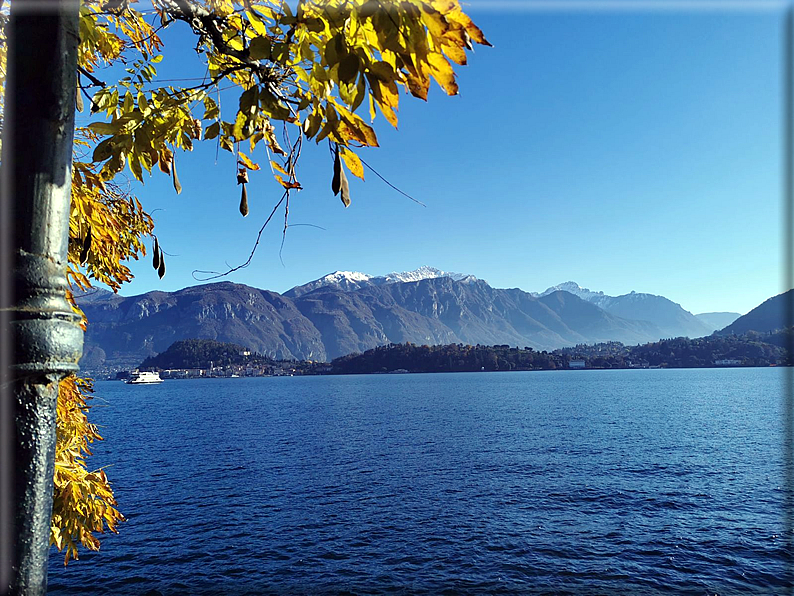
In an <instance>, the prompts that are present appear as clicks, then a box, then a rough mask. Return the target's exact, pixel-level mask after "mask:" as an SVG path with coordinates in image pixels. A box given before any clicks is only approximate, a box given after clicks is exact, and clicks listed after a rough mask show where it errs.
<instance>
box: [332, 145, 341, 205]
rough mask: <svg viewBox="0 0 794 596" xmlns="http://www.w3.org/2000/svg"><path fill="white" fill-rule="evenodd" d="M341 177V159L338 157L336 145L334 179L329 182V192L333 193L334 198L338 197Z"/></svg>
mask: <svg viewBox="0 0 794 596" xmlns="http://www.w3.org/2000/svg"><path fill="white" fill-rule="evenodd" d="M343 175H344V172H343V171H342V159H341V157H339V145H337V146H336V150H335V151H334V178H333V180H331V190H332V191H334V196H336V195H338V194H339V190H340V189H341V188H342V176H343Z"/></svg>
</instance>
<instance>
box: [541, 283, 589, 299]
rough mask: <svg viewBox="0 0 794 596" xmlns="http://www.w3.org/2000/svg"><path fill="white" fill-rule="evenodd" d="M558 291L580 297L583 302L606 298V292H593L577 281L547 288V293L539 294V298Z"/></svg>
mask: <svg viewBox="0 0 794 596" xmlns="http://www.w3.org/2000/svg"><path fill="white" fill-rule="evenodd" d="M558 291H563V292H568V293H570V294H573V295H574V296H578V297H579V298H581V299H582V300H588V301H592V300H593V299H594V298H599V297H601V296H604V292H593V291H592V290H590V289H588V288H583V287H582V286H580V285H579V284H578V283H576V282H575V281H566V282H564V283H561V284H557V285H556V286H551V287H550V288H547V289H546V290H545V291H543V292H541V293H540V294H538V296H546V295H548V294H551V293H552V292H558Z"/></svg>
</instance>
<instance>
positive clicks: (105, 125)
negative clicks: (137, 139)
mask: <svg viewBox="0 0 794 596" xmlns="http://www.w3.org/2000/svg"><path fill="white" fill-rule="evenodd" d="M88 128H89V130H92V131H94V132H95V133H97V134H100V135H114V134H116V133H118V132H119V130H121V124H120V123H119V122H92V123H91V124H89V125H88Z"/></svg>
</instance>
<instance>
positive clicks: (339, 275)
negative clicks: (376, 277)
mask: <svg viewBox="0 0 794 596" xmlns="http://www.w3.org/2000/svg"><path fill="white" fill-rule="evenodd" d="M370 279H372V276H371V275H367V274H366V273H359V272H358V271H334V272H333V273H329V274H328V275H324V276H323V277H321V278H320V279H318V280H317V281H318V282H325V283H328V284H332V283H340V282H342V281H354V282H362V281H369V280H370ZM315 283H316V282H315Z"/></svg>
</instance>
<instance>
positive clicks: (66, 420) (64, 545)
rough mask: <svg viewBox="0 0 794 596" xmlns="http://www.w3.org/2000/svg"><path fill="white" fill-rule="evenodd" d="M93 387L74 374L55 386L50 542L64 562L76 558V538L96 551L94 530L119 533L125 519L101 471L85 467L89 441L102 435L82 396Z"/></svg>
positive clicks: (97, 541) (88, 394)
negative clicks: (56, 401)
mask: <svg viewBox="0 0 794 596" xmlns="http://www.w3.org/2000/svg"><path fill="white" fill-rule="evenodd" d="M92 391H93V388H92V385H91V383H90V382H89V381H88V380H86V379H79V378H77V377H74V376H70V377H67V378H66V379H64V380H63V381H61V384H60V387H59V391H58V404H57V414H58V417H57V427H56V447H55V477H54V480H55V490H54V493H53V505H52V520H51V525H50V544H54V545H55V546H56V547H57V548H58V549H59V550H65V551H66V552H65V556H64V564H66V563H68V562H69V559H70V558H74V559H77V558H78V552H77V545H78V542H79V543H80V544H82V545H83V546H84V547H86V548H88V549H89V550H98V549H99V540H98V539H97V537H96V535H95V534H101V533H103V532H104V531H105V530H106V529H107V530H109V531H111V532H117V530H116V526H117V525H118V524H119V522H122V521H124V516H123V515H122V514H121V513H120V512H119V511H118V509H116V500H115V499H114V497H113V491H112V489H111V487H110V482H109V480H108V478H107V475H106V474H105V472H104V470H95V471H93V472H89V471H88V470H87V467H86V461H85V458H86V456H89V455H91V450H90V444H91V443H93V442H94V441H97V440H101V439H102V437H101V436H100V435H99V433H98V431H97V427H96V425H94V424H91V423H90V422H88V418H87V416H86V414H87V412H88V409H89V407H88V405H87V403H86V399H87V398H89V397H90V393H91V392H92Z"/></svg>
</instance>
